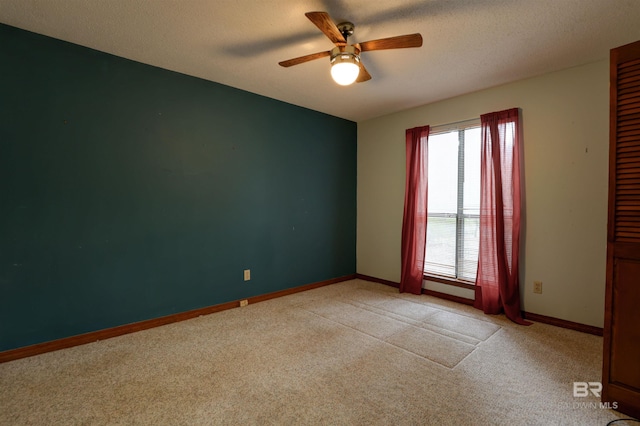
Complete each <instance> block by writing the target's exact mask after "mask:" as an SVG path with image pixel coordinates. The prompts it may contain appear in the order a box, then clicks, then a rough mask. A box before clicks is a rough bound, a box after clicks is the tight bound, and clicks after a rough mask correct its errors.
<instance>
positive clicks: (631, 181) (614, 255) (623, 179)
mask: <svg viewBox="0 0 640 426" xmlns="http://www.w3.org/2000/svg"><path fill="white" fill-rule="evenodd" d="M610 90H611V100H610V102H611V107H610V134H609V138H610V141H609V224H608V230H607V284H606V296H605V324H604V357H603V361H604V362H603V371H602V385H603V388H602V400H603V401H604V402H609V403H611V404H613V403H617V404H616V405H617V407H618V411H621V412H623V413H626V414H629V415H631V416H634V417H640V41H638V42H636V43H631V44H628V45H625V46H622V47H619V48H616V49H612V50H611V85H610ZM614 406H615V405H614Z"/></svg>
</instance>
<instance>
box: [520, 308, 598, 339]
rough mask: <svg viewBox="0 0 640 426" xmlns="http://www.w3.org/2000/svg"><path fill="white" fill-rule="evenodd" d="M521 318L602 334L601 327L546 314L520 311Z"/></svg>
mask: <svg viewBox="0 0 640 426" xmlns="http://www.w3.org/2000/svg"><path fill="white" fill-rule="evenodd" d="M522 318H524V319H526V320H529V321H535V322H540V323H542V324H549V325H555V326H556V327H562V328H568V329H569V330H575V331H580V332H582V333H587V334H594V335H596V336H602V332H603V329H602V328H601V327H595V326H593V325H587V324H580V323H579V322H573V321H567V320H563V319H560V318H554V317H548V316H546V315H540V314H534V313H531V312H525V311H522Z"/></svg>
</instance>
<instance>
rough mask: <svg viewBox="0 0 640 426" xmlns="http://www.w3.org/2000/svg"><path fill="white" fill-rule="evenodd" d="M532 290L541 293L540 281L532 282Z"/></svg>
mask: <svg viewBox="0 0 640 426" xmlns="http://www.w3.org/2000/svg"><path fill="white" fill-rule="evenodd" d="M533 292H534V293H537V294H542V281H534V282H533Z"/></svg>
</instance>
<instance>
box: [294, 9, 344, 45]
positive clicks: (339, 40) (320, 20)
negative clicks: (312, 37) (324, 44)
mask: <svg viewBox="0 0 640 426" xmlns="http://www.w3.org/2000/svg"><path fill="white" fill-rule="evenodd" d="M304 15H305V16H306V17H307V18H309V20H310V21H311V22H313V23H314V24H315V25H316V27H318V28H319V29H320V31H322V32H323V33H324V35H326V36H327V37H329V40H331V42H332V43H334V44H336V45H342V46H344V45H345V44H347V40H345V39H344V37H343V36H342V34H341V33H340V30H338V27H337V26H336V24H334V23H333V21H332V20H331V18H330V17H329V14H328V13H327V12H307V13H305V14H304Z"/></svg>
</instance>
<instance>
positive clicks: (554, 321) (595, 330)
mask: <svg viewBox="0 0 640 426" xmlns="http://www.w3.org/2000/svg"><path fill="white" fill-rule="evenodd" d="M356 278H359V279H361V280H365V281H371V282H375V283H380V284H386V285H389V286H391V287H395V288H399V287H400V283H396V282H394V281H389V280H383V279H381V278H376V277H371V276H369V275H363V274H356ZM422 294H426V295H429V296H433V297H437V298H439V299H445V300H450V301H453V302H457V303H462V304H464V305H470V306H473V302H474V301H473V300H472V299H467V298H464V297H459V296H453V295H450V294H446V293H441V292H438V291H433V290H427V289H424V288H423V289H422ZM522 317H523V318H525V319H527V320H530V321H534V322H539V323H542V324H548V325H554V326H556V327H561V328H567V329H569V330H575V331H580V332H582V333H587V334H594V335H596V336H602V333H603V329H602V328H600V327H594V326H592V325H586V324H580V323H577V322H573V321H567V320H563V319H559V318H554V317H548V316H546V315H540V314H534V313H531V312H525V311H522Z"/></svg>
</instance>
